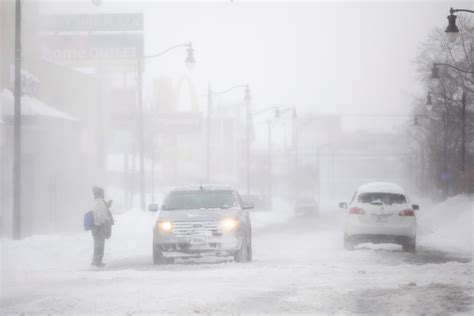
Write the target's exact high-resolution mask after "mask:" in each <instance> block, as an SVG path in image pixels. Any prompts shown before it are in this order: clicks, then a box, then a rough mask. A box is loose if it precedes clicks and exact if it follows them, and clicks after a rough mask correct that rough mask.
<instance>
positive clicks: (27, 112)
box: [0, 89, 78, 123]
mask: <svg viewBox="0 0 474 316" xmlns="http://www.w3.org/2000/svg"><path fill="white" fill-rule="evenodd" d="M0 101H1V102H0V103H1V112H0V113H1V114H2V116H1V117H0V123H1V122H2V121H4V120H5V118H6V117H9V116H13V115H14V110H13V104H14V97H13V93H12V92H11V91H10V90H7V89H4V90H3V91H2V93H1V94H0ZM21 116H36V117H48V118H54V119H59V120H66V121H74V122H77V121H78V119H76V118H74V117H72V116H71V115H69V114H67V113H64V112H61V111H59V110H56V109H55V108H53V107H51V106H49V105H47V104H45V103H43V102H42V101H40V100H38V99H36V98H35V97H31V96H27V95H23V96H22V97H21Z"/></svg>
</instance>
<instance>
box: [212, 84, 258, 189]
mask: <svg viewBox="0 0 474 316" xmlns="http://www.w3.org/2000/svg"><path fill="white" fill-rule="evenodd" d="M242 88H243V89H245V95H244V101H245V103H246V109H245V110H246V111H247V112H248V110H249V107H248V104H247V103H249V102H250V88H249V85H248V84H241V85H235V86H233V87H230V88H228V89H226V90H222V91H212V89H211V82H209V83H208V86H207V131H206V181H207V183H211V182H210V181H211V118H212V104H213V97H214V96H216V95H223V94H226V93H229V92H231V91H233V90H235V89H242ZM246 124H248V117H247V122H246ZM246 138H247V140H246V141H247V142H249V140H248V135H246ZM247 163H248V161H247ZM247 168H248V167H247Z"/></svg>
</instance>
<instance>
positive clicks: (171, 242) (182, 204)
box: [149, 185, 253, 264]
mask: <svg viewBox="0 0 474 316" xmlns="http://www.w3.org/2000/svg"><path fill="white" fill-rule="evenodd" d="M251 208H253V205H252V204H251V203H246V205H244V203H243V202H242V199H241V198H240V195H239V193H238V192H237V190H235V189H233V188H231V187H229V186H210V185H207V186H202V185H201V186H193V187H183V188H177V189H174V190H172V191H171V192H169V193H168V195H167V196H166V198H165V200H164V203H163V206H162V207H161V210H160V211H159V214H158V219H157V221H156V225H155V228H154V230H153V262H154V263H155V264H162V263H169V262H173V261H174V259H175V258H196V257H202V256H207V255H213V256H233V257H234V259H235V261H236V262H248V261H251V260H252V227H251V223H250V217H249V213H248V209H251ZM149 210H150V211H153V212H156V211H158V206H157V205H156V204H152V205H150V206H149Z"/></svg>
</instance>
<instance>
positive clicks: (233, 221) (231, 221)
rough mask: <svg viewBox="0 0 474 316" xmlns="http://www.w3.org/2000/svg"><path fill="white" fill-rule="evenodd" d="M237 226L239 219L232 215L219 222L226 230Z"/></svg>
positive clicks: (234, 228) (232, 229)
mask: <svg viewBox="0 0 474 316" xmlns="http://www.w3.org/2000/svg"><path fill="white" fill-rule="evenodd" d="M239 226H240V220H239V219H238V218H233V217H228V218H225V219H224V220H223V221H222V223H221V227H222V229H223V230H224V231H226V232H230V231H234V230H237V229H238V228H239Z"/></svg>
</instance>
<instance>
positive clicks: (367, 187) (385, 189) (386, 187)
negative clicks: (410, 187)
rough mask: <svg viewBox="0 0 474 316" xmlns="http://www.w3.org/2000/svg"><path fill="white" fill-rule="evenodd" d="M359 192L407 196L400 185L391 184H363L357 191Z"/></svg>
mask: <svg viewBox="0 0 474 316" xmlns="http://www.w3.org/2000/svg"><path fill="white" fill-rule="evenodd" d="M357 192H358V193H362V192H376V193H396V194H405V191H404V190H403V189H402V188H401V187H400V186H399V185H398V184H395V183H390V182H370V183H367V184H363V185H361V186H360V187H359V188H358V189H357Z"/></svg>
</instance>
